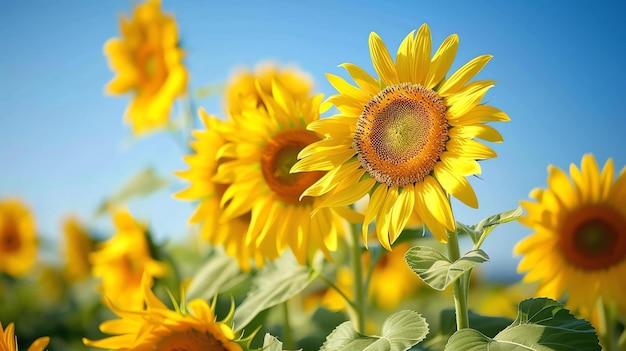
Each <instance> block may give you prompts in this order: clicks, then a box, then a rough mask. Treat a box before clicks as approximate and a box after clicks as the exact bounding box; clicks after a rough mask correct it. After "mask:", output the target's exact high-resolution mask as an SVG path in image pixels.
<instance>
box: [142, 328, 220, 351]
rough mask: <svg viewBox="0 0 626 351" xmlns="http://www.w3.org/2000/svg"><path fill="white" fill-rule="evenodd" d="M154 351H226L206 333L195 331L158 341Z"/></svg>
mask: <svg viewBox="0 0 626 351" xmlns="http://www.w3.org/2000/svg"><path fill="white" fill-rule="evenodd" d="M154 350H155V351H228V349H227V348H226V347H224V345H223V344H222V343H221V342H220V341H219V340H217V339H216V338H215V337H214V336H213V335H211V334H210V333H208V332H201V331H198V330H195V329H189V330H185V331H177V332H173V333H171V334H168V335H166V336H164V337H162V338H160V339H159V340H158V342H157V343H156V345H155V348H154Z"/></svg>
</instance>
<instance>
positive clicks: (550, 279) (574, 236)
mask: <svg viewBox="0 0 626 351" xmlns="http://www.w3.org/2000/svg"><path fill="white" fill-rule="evenodd" d="M569 171H570V176H571V179H570V178H568V176H567V174H566V173H565V172H564V171H563V170H561V169H559V168H557V167H555V166H549V167H548V180H547V183H548V188H547V189H541V188H537V189H534V190H533V191H532V192H531V193H530V197H532V198H534V199H535V200H536V201H522V202H521V204H522V206H523V207H524V209H525V210H526V212H527V215H525V216H523V217H521V218H520V219H519V221H520V223H522V224H524V225H526V226H528V227H530V228H531V229H533V230H534V231H535V232H534V233H533V234H531V235H530V236H528V237H526V238H525V239H523V240H521V241H520V242H519V243H518V244H517V245H516V246H515V249H514V252H515V253H516V254H518V255H523V257H522V260H521V261H520V263H519V266H518V271H519V272H526V275H525V277H524V281H527V282H528V281H538V283H539V285H538V288H537V295H538V296H546V297H550V298H553V299H560V298H561V297H563V296H564V295H565V294H567V304H566V305H567V306H568V308H570V309H571V310H573V311H578V312H579V313H580V314H581V315H582V316H584V317H585V318H587V319H589V320H591V321H593V320H594V319H595V318H594V316H593V314H594V313H595V312H594V311H595V310H596V307H597V303H598V299H602V301H604V302H605V303H607V304H615V305H617V307H618V308H619V310H620V311H621V313H622V315H623V314H626V295H625V294H624V291H626V281H625V280H624V277H625V276H626V167H624V168H622V170H621V172H620V173H619V176H618V177H617V180H615V181H614V165H613V160H612V159H610V158H609V159H608V160H607V161H606V163H605V164H604V167H603V169H602V171H600V169H599V167H598V164H597V162H596V159H595V158H594V157H593V155H591V154H586V155H584V156H583V158H582V161H581V167H580V169H579V168H578V167H576V165H574V164H571V165H570V169H569ZM596 326H597V325H596Z"/></svg>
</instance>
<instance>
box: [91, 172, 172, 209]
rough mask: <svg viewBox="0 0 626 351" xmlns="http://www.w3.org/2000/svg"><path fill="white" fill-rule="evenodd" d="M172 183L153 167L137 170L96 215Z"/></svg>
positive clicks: (103, 204)
mask: <svg viewBox="0 0 626 351" xmlns="http://www.w3.org/2000/svg"><path fill="white" fill-rule="evenodd" d="M169 183H170V181H169V179H167V178H163V177H161V176H159V175H157V174H156V173H155V172H154V170H153V169H152V168H146V169H144V170H141V171H139V172H137V173H136V174H135V175H134V176H133V177H132V178H131V179H129V180H128V181H127V182H126V183H124V184H123V185H122V186H121V187H120V188H119V189H118V190H117V191H116V192H115V193H113V195H111V196H109V197H108V198H106V199H105V200H104V201H103V202H102V204H100V206H99V207H98V209H97V210H96V215H102V214H104V213H106V211H107V210H108V209H109V207H116V206H119V205H123V204H124V203H126V202H127V201H128V200H131V199H133V198H137V197H142V196H147V195H150V194H152V193H154V192H156V191H158V190H161V189H162V188H164V187H165V186H167V185H168V184H169Z"/></svg>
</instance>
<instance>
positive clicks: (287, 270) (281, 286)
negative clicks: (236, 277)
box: [233, 257, 317, 331]
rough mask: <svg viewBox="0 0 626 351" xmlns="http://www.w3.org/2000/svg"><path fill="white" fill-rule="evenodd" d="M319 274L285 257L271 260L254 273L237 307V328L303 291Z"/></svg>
mask: <svg viewBox="0 0 626 351" xmlns="http://www.w3.org/2000/svg"><path fill="white" fill-rule="evenodd" d="M316 277H317V272H316V271H314V270H313V269H311V268H309V267H306V266H300V265H298V264H297V263H295V262H294V261H293V260H289V259H286V257H281V258H280V259H278V260H277V261H276V262H274V263H270V264H268V266H266V267H265V268H263V269H261V270H260V271H259V272H258V273H257V275H256V276H255V277H254V280H253V282H252V288H251V289H250V292H249V293H248V295H247V296H246V298H245V300H243V302H242V303H241V305H239V306H238V307H237V310H236V311H235V316H234V317H233V323H234V325H235V328H236V331H241V330H242V329H243V328H244V327H245V326H246V325H248V323H250V321H252V320H253V319H254V317H255V316H256V315H257V314H259V313H260V312H261V311H263V310H265V309H268V308H270V307H273V306H276V305H278V304H280V303H283V302H285V301H287V300H288V299H289V298H291V297H293V296H295V295H297V294H298V293H300V292H301V291H302V290H303V289H304V288H305V287H307V285H309V284H310V283H311V281H313V279H315V278H316Z"/></svg>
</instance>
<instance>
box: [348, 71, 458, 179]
mask: <svg viewBox="0 0 626 351" xmlns="http://www.w3.org/2000/svg"><path fill="white" fill-rule="evenodd" d="M446 111H447V107H446V105H445V101H444V100H443V99H442V98H441V97H440V96H439V95H438V94H437V93H436V92H435V91H433V90H431V89H427V88H424V87H423V86H421V85H419V84H411V83H401V84H397V85H392V86H389V87H387V88H385V89H384V90H382V91H381V92H380V93H378V94H377V95H376V96H374V97H373V98H372V100H370V101H369V102H368V103H367V105H366V106H365V108H364V109H363V113H362V114H361V116H360V117H359V120H358V122H357V128H356V133H355V135H354V148H355V150H356V153H357V155H358V159H359V161H360V162H361V165H362V166H363V168H364V169H365V170H366V171H367V172H368V173H369V174H370V175H371V176H372V177H373V178H374V179H376V180H377V181H378V182H380V183H385V184H387V185H388V186H390V187H394V186H399V187H401V186H405V185H408V184H411V183H417V182H421V181H422V180H424V178H425V177H426V176H427V175H428V174H429V173H430V172H431V171H432V170H433V169H434V168H435V164H436V163H437V161H438V160H439V156H440V155H441V153H442V152H443V151H444V150H445V145H446V142H447V141H448V120H447V118H446Z"/></svg>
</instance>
